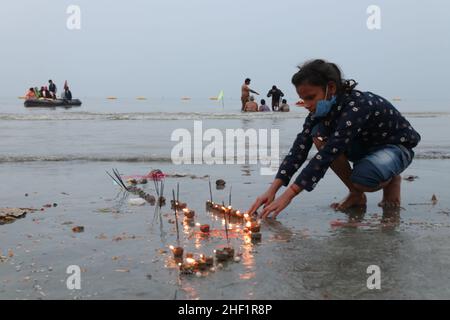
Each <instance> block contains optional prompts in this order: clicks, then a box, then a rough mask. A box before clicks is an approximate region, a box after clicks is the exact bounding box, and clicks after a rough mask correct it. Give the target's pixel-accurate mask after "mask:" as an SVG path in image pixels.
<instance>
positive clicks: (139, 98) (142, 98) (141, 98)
mask: <svg viewBox="0 0 450 320" xmlns="http://www.w3.org/2000/svg"><path fill="white" fill-rule="evenodd" d="M136 100H147V98H146V97H137V98H136Z"/></svg>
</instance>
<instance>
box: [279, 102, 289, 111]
mask: <svg viewBox="0 0 450 320" xmlns="http://www.w3.org/2000/svg"><path fill="white" fill-rule="evenodd" d="M278 111H280V112H289V105H288V104H287V101H286V99H283V100H282V101H281V106H280V107H279V108H278Z"/></svg>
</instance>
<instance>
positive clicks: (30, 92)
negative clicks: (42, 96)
mask: <svg viewBox="0 0 450 320" xmlns="http://www.w3.org/2000/svg"><path fill="white" fill-rule="evenodd" d="M25 99H27V100H28V99H36V94H35V93H34V88H30V89H28V91H27V93H26V94H25Z"/></svg>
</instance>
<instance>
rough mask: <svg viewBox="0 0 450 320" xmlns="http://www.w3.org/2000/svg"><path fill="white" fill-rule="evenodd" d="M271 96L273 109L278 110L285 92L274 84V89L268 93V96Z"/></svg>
mask: <svg viewBox="0 0 450 320" xmlns="http://www.w3.org/2000/svg"><path fill="white" fill-rule="evenodd" d="M270 97H272V111H277V110H278V106H279V105H280V99H281V98H282V97H284V93H283V92H282V91H281V90H280V89H278V88H277V86H272V89H270V90H269V92H268V93H267V98H270Z"/></svg>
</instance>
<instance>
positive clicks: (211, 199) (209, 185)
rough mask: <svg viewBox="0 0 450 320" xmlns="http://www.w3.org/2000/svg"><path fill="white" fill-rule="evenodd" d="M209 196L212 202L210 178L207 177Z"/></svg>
mask: <svg viewBox="0 0 450 320" xmlns="http://www.w3.org/2000/svg"><path fill="white" fill-rule="evenodd" d="M209 197H210V199H211V202H213V197H212V189H211V178H209Z"/></svg>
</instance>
